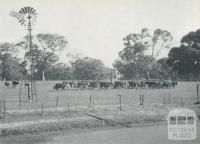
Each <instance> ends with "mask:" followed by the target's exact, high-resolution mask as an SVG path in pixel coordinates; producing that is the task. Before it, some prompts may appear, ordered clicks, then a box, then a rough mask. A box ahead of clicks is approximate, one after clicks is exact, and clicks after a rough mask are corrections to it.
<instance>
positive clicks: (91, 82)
mask: <svg viewBox="0 0 200 144" xmlns="http://www.w3.org/2000/svg"><path fill="white" fill-rule="evenodd" d="M97 87H98V82H97V81H90V82H89V89H95V88H97Z"/></svg>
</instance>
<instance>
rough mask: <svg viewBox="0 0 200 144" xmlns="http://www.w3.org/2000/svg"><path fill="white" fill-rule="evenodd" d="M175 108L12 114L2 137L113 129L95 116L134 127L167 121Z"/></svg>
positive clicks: (0, 125) (0, 129)
mask: <svg viewBox="0 0 200 144" xmlns="http://www.w3.org/2000/svg"><path fill="white" fill-rule="evenodd" d="M173 107H174V106H172V105H168V106H165V107H164V106H163V105H160V104H145V105H143V106H140V105H123V109H122V110H121V111H120V110H119V106H118V105H115V106H107V107H105V106H98V107H95V109H94V108H93V107H81V108H80V107H79V108H77V109H74V110H70V111H69V110H68V109H67V108H65V107H62V108H61V107H60V108H53V109H44V111H43V112H42V113H41V111H37V110H35V111H31V112H30V111H16V112H13V111H12V112H10V113H9V112H8V113H7V115H6V118H5V119H1V120H0V136H11V135H24V134H36V133H41V132H50V131H66V130H72V129H90V128H99V127H112V126H113V125H112V124H111V123H108V122H106V121H104V120H99V119H96V118H94V117H90V116H88V115H86V113H90V114H92V115H95V116H98V117H101V118H103V119H106V120H111V121H114V122H117V123H121V124H126V125H133V124H141V123H152V122H161V121H165V118H166V115H167V113H168V111H169V110H171V109H172V108H173Z"/></svg>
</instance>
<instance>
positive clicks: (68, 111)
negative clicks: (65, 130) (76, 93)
mask: <svg viewBox="0 0 200 144" xmlns="http://www.w3.org/2000/svg"><path fill="white" fill-rule="evenodd" d="M68 112H70V107H69V103H68Z"/></svg>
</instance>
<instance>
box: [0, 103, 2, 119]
mask: <svg viewBox="0 0 200 144" xmlns="http://www.w3.org/2000/svg"><path fill="white" fill-rule="evenodd" d="M1 103H2V101H0V116H2V104H1Z"/></svg>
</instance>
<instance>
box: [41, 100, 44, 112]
mask: <svg viewBox="0 0 200 144" xmlns="http://www.w3.org/2000/svg"><path fill="white" fill-rule="evenodd" d="M43 112H44V104H43V103H42V111H41V114H42V115H43Z"/></svg>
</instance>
